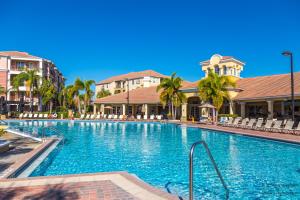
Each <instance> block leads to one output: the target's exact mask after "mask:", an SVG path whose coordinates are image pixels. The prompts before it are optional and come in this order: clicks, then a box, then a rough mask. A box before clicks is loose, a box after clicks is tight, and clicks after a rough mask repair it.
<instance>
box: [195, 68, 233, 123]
mask: <svg viewBox="0 0 300 200" xmlns="http://www.w3.org/2000/svg"><path fill="white" fill-rule="evenodd" d="M235 86H236V83H235V80H234V79H233V78H232V77H230V76H224V75H222V76H219V75H218V74H216V73H214V72H213V71H212V70H210V71H209V73H208V76H207V77H206V78H204V79H202V80H201V81H199V84H198V90H199V96H200V98H201V99H202V100H203V101H205V102H210V103H212V104H213V106H215V107H216V118H218V112H219V110H220V108H221V107H222V105H223V102H224V99H227V100H229V101H230V97H229V93H228V88H232V87H235Z"/></svg>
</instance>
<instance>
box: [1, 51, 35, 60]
mask: <svg viewBox="0 0 300 200" xmlns="http://www.w3.org/2000/svg"><path fill="white" fill-rule="evenodd" d="M0 56H12V57H18V58H33V59H41V58H40V57H37V56H33V55H30V54H29V53H27V52H21V51H0Z"/></svg>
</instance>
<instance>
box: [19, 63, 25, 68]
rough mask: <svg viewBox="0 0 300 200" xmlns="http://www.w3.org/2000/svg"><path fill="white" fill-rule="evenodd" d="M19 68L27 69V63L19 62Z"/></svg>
mask: <svg viewBox="0 0 300 200" xmlns="http://www.w3.org/2000/svg"><path fill="white" fill-rule="evenodd" d="M17 67H18V68H24V67H25V63H24V62H17Z"/></svg>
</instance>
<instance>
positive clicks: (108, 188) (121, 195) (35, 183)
mask: <svg viewBox="0 0 300 200" xmlns="http://www.w3.org/2000/svg"><path fill="white" fill-rule="evenodd" d="M0 199H72V200H73V199H90V200H94V199H99V200H113V199H114V200H117V199H118V200H138V199H139V200H175V199H178V197H176V196H174V195H171V194H169V193H167V192H163V191H161V190H159V189H156V188H154V187H152V186H150V185H148V184H146V183H145V182H143V181H141V180H139V179H138V178H136V177H135V176H133V175H130V174H128V173H127V172H113V173H95V174H81V175H65V176H52V177H34V178H21V179H20V178H19V179H4V180H1V182H0Z"/></svg>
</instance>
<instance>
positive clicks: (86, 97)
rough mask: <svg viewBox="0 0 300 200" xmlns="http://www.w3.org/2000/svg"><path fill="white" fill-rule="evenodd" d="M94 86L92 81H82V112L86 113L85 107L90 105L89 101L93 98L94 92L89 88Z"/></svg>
mask: <svg viewBox="0 0 300 200" xmlns="http://www.w3.org/2000/svg"><path fill="white" fill-rule="evenodd" d="M93 84H95V81H94V80H85V81H84V90H85V93H84V99H83V103H84V112H86V109H87V106H89V105H90V101H91V98H92V97H93V96H94V94H95V93H94V91H93V90H92V89H91V86H92V85H93Z"/></svg>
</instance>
